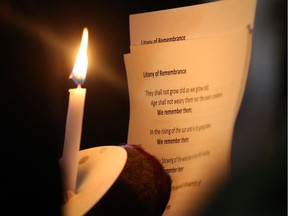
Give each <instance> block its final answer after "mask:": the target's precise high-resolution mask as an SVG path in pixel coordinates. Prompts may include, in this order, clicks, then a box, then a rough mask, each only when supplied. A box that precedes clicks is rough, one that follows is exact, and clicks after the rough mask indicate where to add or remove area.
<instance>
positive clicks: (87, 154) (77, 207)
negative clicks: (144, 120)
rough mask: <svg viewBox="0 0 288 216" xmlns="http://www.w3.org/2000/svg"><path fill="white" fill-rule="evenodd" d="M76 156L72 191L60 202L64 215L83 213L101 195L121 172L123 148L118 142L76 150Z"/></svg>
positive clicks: (124, 159)
mask: <svg viewBox="0 0 288 216" xmlns="http://www.w3.org/2000/svg"><path fill="white" fill-rule="evenodd" d="M78 159H79V160H78V171H77V184H76V191H75V192H76V193H75V194H74V193H72V192H71V194H70V195H69V197H68V199H67V201H66V202H65V203H64V204H63V207H62V211H63V215H64V216H80V215H84V214H85V213H87V212H88V211H89V210H90V209H91V208H92V207H93V206H94V205H95V204H96V203H97V202H98V201H99V200H100V199H101V198H102V196H103V195H104V194H105V193H106V192H107V191H108V190H109V188H110V187H111V186H112V185H113V183H114V182H115V181H116V179H117V178H118V176H119V175H120V173H121V172H122V170H123V168H124V166H125V164H126V161H127V152H126V150H125V149H124V148H122V147H119V146H100V147H94V148H88V149H84V150H81V151H79V154H78ZM60 163H61V159H60Z"/></svg>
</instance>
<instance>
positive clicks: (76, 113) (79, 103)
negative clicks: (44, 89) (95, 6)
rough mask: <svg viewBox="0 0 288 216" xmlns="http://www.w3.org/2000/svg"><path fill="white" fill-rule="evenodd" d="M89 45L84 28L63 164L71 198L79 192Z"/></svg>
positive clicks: (66, 185) (66, 187)
mask: <svg viewBox="0 0 288 216" xmlns="http://www.w3.org/2000/svg"><path fill="white" fill-rule="evenodd" d="M87 46H88V29H87V28H84V30H83V35H82V41H81V45H80V48H79V52H78V56H77V58H76V62H75V65H74V68H73V70H72V73H71V75H70V78H71V79H73V81H74V82H75V84H76V85H77V86H78V87H77V88H74V89H69V103H68V112H67V120H66V131H65V140H64V148H63V155H62V164H61V166H62V177H63V189H64V193H65V198H66V199H69V197H70V195H73V194H75V193H76V192H77V191H76V183H77V168H78V153H79V150H80V141H81V134H82V120H83V112H84V103H85V96H86V89H85V88H81V84H83V83H84V80H85V77H86V72H87V65H88V57H87Z"/></svg>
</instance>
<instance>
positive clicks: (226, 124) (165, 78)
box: [124, 0, 256, 216]
mask: <svg viewBox="0 0 288 216" xmlns="http://www.w3.org/2000/svg"><path fill="white" fill-rule="evenodd" d="M255 7H256V1H253V0H249V1H247V0H240V1H239V0H237V1H236V0H230V1H220V2H215V3H208V4H203V5H197V6H191V7H185V8H177V9H171V10H164V11H157V12H151V13H144V14H139V15H132V16H131V17H130V23H131V26H130V36H131V44H136V45H132V46H131V53H129V54H126V55H124V60H125V66H126V72H127V78H128V87H129V97H130V123H129V133H128V143H134V144H140V145H141V146H142V147H143V148H144V149H145V150H147V151H148V152H150V153H152V154H153V155H154V156H156V157H157V158H158V159H159V161H160V162H161V163H162V164H163V166H164V167H165V169H166V170H167V172H168V173H169V174H170V175H171V177H172V181H173V182H172V192H171V198H170V201H169V203H168V205H167V208H166V211H165V212H164V215H172V216H174V215H175V216H176V215H181V216H185V215H189V216H191V215H192V216H195V215H198V214H199V213H200V212H201V210H202V209H203V208H205V204H206V203H208V202H209V200H210V199H212V198H213V194H214V192H215V191H217V189H218V188H219V187H220V186H221V185H222V184H224V183H225V182H226V181H227V180H228V179H229V173H230V156H231V153H230V149H231V140H232V137H233V130H234V124H235V120H236V117H237V114H238V110H239V106H240V104H241V100H242V96H243V92H244V89H245V83H246V77H247V73H248V66H249V62H250V53H251V44H252V31H251V27H252V26H253V22H254V12H255ZM236 18H237V19H236ZM213 20H214V21H213ZM222 21H223V22H222ZM234 24H235V25H234ZM247 26H249V28H248V27H247ZM168 27H170V28H168ZM216 27H217V28H216ZM194 30H195V31H194ZM171 35H172V36H174V38H175V37H180V36H181V35H182V36H185V40H173V42H159V41H157V38H165V37H166V38H168V37H170V36H171ZM152 38H155V42H154V43H153V42H152V43H143V41H144V40H145V41H149V40H150V39H152ZM141 43H142V45H137V44H141Z"/></svg>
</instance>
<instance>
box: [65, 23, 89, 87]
mask: <svg viewBox="0 0 288 216" xmlns="http://www.w3.org/2000/svg"><path fill="white" fill-rule="evenodd" d="M87 46H88V29H87V28H84V30H83V34H82V41H81V45H80V48H79V51H78V55H77V58H76V62H75V65H74V68H73V70H72V73H71V74H70V77H69V78H72V79H73V81H74V83H75V84H76V85H78V86H79V85H80V86H81V85H82V84H83V83H84V81H85V78H86V73H87V67H88V56H87Z"/></svg>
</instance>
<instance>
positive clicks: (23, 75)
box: [0, 0, 287, 193]
mask: <svg viewBox="0 0 288 216" xmlns="http://www.w3.org/2000/svg"><path fill="white" fill-rule="evenodd" d="M205 2H209V1H201V0H198V1H196V0H195V1H193V0H191V1H184V0H183V1H176V0H175V1H172V0H171V1H164V0H161V1H151V0H150V1H128V0H126V1H116V0H115V1H113V0H111V1H109V0H106V1H98V0H95V1H92V0H90V1H88V0H83V1H77V0H72V1H68V0H67V1H66V0H60V1H56V0H51V1H45V0H44V1H40V0H27V1H20V0H18V1H17V0H14V1H13V0H11V1H1V2H0V52H1V59H0V72H1V77H2V89H1V110H2V111H1V115H2V116H1V121H2V123H1V134H2V135H1V140H2V141H1V146H2V148H3V149H4V150H3V149H2V152H3V153H2V154H4V157H3V158H4V162H6V164H7V165H5V168H6V167H7V170H6V172H8V173H9V170H10V169H11V168H10V166H9V165H11V166H12V163H14V162H15V165H14V164H13V167H15V166H16V167H17V164H22V166H23V167H22V168H21V167H20V168H19V170H22V172H24V173H23V175H24V176H27V175H26V174H25V169H26V168H27V167H29V166H30V165H31V164H33V159H34V160H39V158H38V157H40V158H41V159H43V158H44V159H45V158H46V157H47V158H48V156H47V154H48V155H49V156H50V154H51V157H50V159H47V160H48V161H49V163H50V160H51V158H53V159H56V160H57V159H58V158H60V157H61V154H62V148H63V142H64V132H65V121H66V113H67V105H68V89H69V88H74V87H75V85H74V83H73V81H72V80H70V79H68V77H69V74H70V71H71V70H72V67H73V66H74V61H75V57H76V54H77V51H78V48H79V45H80V42H81V37H82V31H83V28H84V27H88V29H89V44H88V47H89V50H88V56H89V68H88V72H87V77H86V81H85V84H84V87H85V88H87V95H86V102H85V111H84V119H83V132H82V141H81V149H84V148H89V147H94V146H100V145H118V144H120V143H126V141H127V133H128V124H129V95H128V87H127V80H126V72H125V67H124V61H123V54H125V53H128V52H130V51H129V43H130V41H129V14H134V13H140V12H147V11H154V10H162V9H168V8H175V7H181V6H188V5H193V4H200V3H205ZM286 9H287V3H286V1H285V0H259V1H258V4H257V10H256V17H255V29H254V36H253V48H252V58H251V66H250V69H249V75H248V80H247V85H246V91H245V95H244V98H243V103H242V105H241V109H240V112H239V115H238V118H237V122H236V125H235V133H234V138H233V143H232V161H231V162H232V177H233V178H237V177H238V176H241V175H242V174H243V173H246V172H248V171H249V170H253V169H256V170H259V169H258V168H259V167H261V168H263V167H264V166H265V167H266V168H267V169H266V170H267V172H268V173H269V171H270V170H269V168H270V167H268V166H266V165H267V164H271V163H273V164H276V168H275V167H273V168H271V169H276V170H279V169H280V170H281V174H279V173H276V174H275V176H274V177H273V178H274V180H275V179H276V183H275V182H273V184H276V185H277V182H278V181H277V180H278V179H281V181H280V182H279V184H280V183H281V186H283V188H282V187H281V189H286V185H285V188H284V185H283V180H285V182H286V173H287V168H286V155H287V149H286V141H287V140H286V132H287V131H286V130H287V127H286V126H287V115H286V114H287V104H286V103H287V88H286V87H287V86H286V81H287V77H286V75H287V56H286V51H287V50H286V49H287V44H286V38H287V22H286V18H287V17H286V15H287V13H286V11H287V10H286ZM43 149H45V152H44V150H43ZM37 151H40V152H41V154H43V155H44V156H43V157H42V156H37V155H38V152H37ZM47 152H48V153H47ZM11 153H13V154H12V155H11ZM41 154H40V155H41ZM18 158H21V160H20V162H19V161H18V162H17V160H18ZM27 158H29V162H27V163H28V164H26V162H25V163H24V161H26V160H27ZM271 158H273V160H272V159H271ZM275 158H276V159H275ZM44 159H43V160H44ZM274 159H275V160H274ZM7 161H10V162H9V163H7ZM31 161H32V162H31ZM23 164H25V166H24V165H23ZM51 164H53V166H56V165H55V163H54V160H52V161H51ZM278 165H279V166H278ZM39 166H40V165H39ZM47 166H49V165H47ZM25 167H26V168H25ZM35 169H36V168H35ZM23 170H24V171H23ZM31 170H32V169H31ZM31 173H33V170H32V171H31ZM9 175H10V176H12V177H11V178H13V179H15V178H16V177H15V178H14V177H13V175H12V174H11V173H10V174H9ZM16 175H18V174H16ZM23 175H21V176H23ZM57 175H58V174H57ZM273 175H274V174H273ZM17 177H20V175H19V176H17ZM58 177H59V176H58ZM3 178H4V179H6V177H3ZM3 178H2V179H3ZM27 181H30V180H29V179H28V180H27ZM16 182H17V181H16ZM15 184H17V183H15ZM41 184H43V183H41ZM41 184H40V183H39V187H41ZM271 184H272V183H271ZM285 184H286V183H285ZM270 186H271V187H272V188H273V187H274V186H272V185H270ZM52 189H53V188H52ZM54 189H55V188H54ZM55 190H56V189H55ZM55 193H57V192H55Z"/></svg>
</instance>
